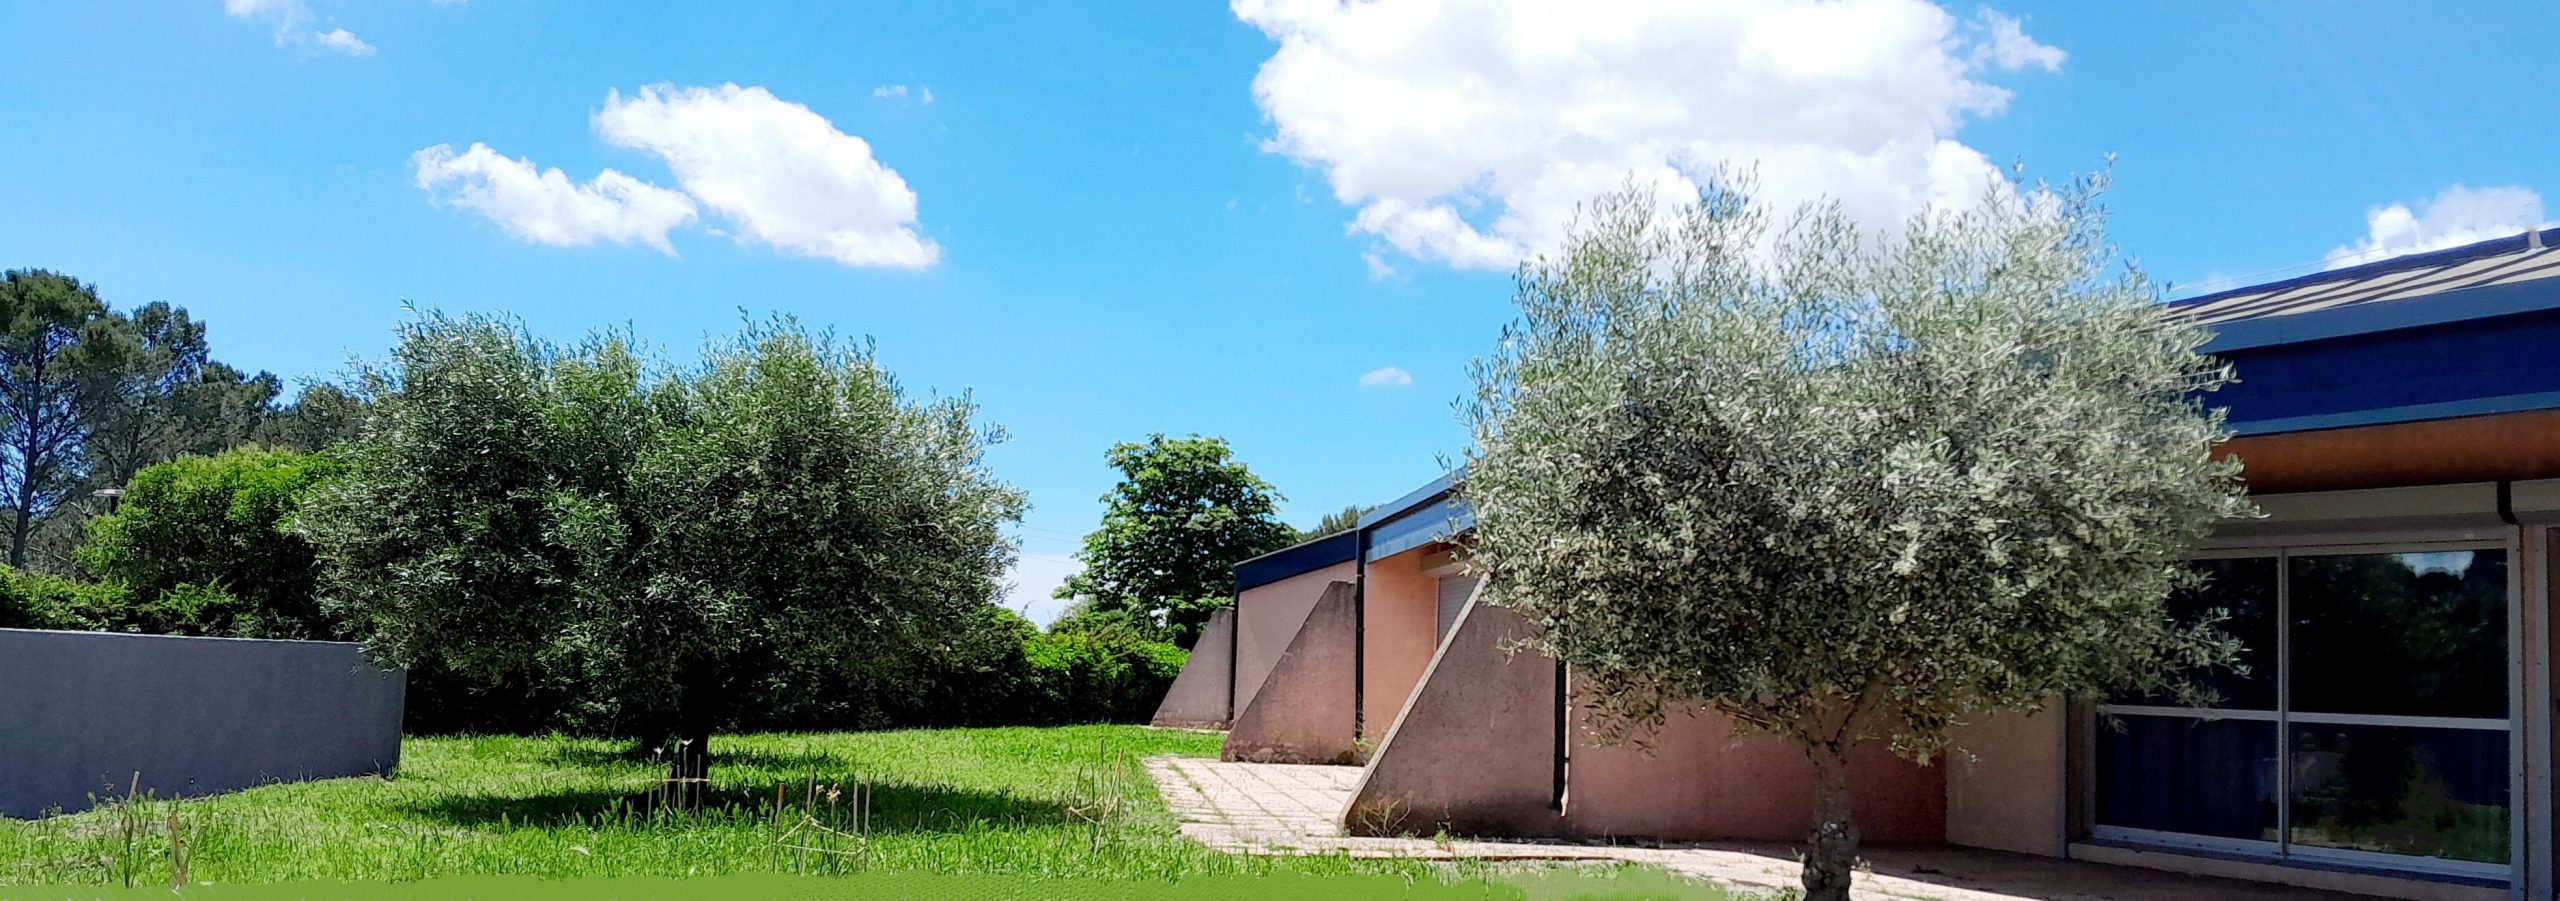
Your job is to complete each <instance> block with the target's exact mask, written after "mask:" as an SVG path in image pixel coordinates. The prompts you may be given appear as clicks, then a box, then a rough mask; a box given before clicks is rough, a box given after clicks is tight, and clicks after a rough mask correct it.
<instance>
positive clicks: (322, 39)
mask: <svg viewBox="0 0 2560 901" xmlns="http://www.w3.org/2000/svg"><path fill="white" fill-rule="evenodd" d="M311 40H312V42H313V43H316V44H319V45H320V46H321V48H322V49H326V50H335V51H338V52H339V53H344V54H346V55H348V56H372V55H373V45H372V44H367V43H365V42H364V39H363V38H359V37H356V36H355V35H354V34H353V33H351V32H349V31H347V30H346V29H344V28H332V29H329V30H327V31H323V32H320V33H319V34H315V35H312V36H311Z"/></svg>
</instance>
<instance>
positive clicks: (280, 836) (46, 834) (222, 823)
mask: <svg viewBox="0 0 2560 901" xmlns="http://www.w3.org/2000/svg"><path fill="white" fill-rule="evenodd" d="M1217 741H1218V738H1217V736H1214V735H1202V734H1196V733H1189V732H1177V731H1158V730H1150V729H1141V728H1133V727H1120V726H1079V727H1066V728H1054V729H1028V728H1016V729H953V730H936V731H908V732H880V733H835V734H801V735H749V736H736V737H727V736H724V737H721V738H719V739H716V740H715V742H714V745H713V748H712V753H713V764H712V772H711V778H710V781H709V783H708V784H707V785H702V786H698V787H690V788H688V789H686V790H687V791H690V792H695V793H698V794H697V797H693V798H685V799H671V798H669V797H668V796H667V792H668V791H669V788H668V787H667V786H666V785H664V784H663V783H664V780H665V776H666V772H667V770H666V767H665V766H664V765H663V764H662V763H658V762H653V761H650V760H648V759H646V758H645V757H640V758H635V757H632V756H631V755H629V754H627V753H625V748H624V747H623V746H622V745H619V744H615V743H611V742H604V741H596V740H589V739H579V738H567V737H543V738H519V737H459V738H413V739H410V740H408V741H407V742H405V743H404V744H403V748H402V754H403V758H402V762H401V767H400V771H399V773H398V774H397V775H396V776H394V777H390V778H372V777H368V778H358V779H335V780H327V781H320V782H305V783H294V784H285V785H271V786H266V787H261V788H256V789H252V790H248V791H243V792H237V793H233V794H228V795H219V796H214V797H209V798H200V799H192V800H183V801H178V800H169V799H159V798H153V797H151V796H149V795H147V794H143V793H138V792H132V791H127V792H125V793H124V795H123V796H120V797H108V798H106V799H105V800H104V803H102V804H101V805H100V806H99V807H98V808H96V809H92V810H89V811H85V812H82V813H79V814H75V815H69V816H57V817H51V818H46V819H41V820H35V821H10V820H0V883H17V884H29V883H41V884H65V883H75V884H76V883H85V884H97V885H127V886H136V885H154V884H163V885H166V884H187V883H217V884H237V883H260V882H277V881H286V880H309V879H332V880H409V879H422V878H429V877H437V876H453V875H529V876H542V877H550V878H584V877H609V876H643V875H646V876H710V875H730V874H752V873H790V874H808V875H812V876H825V875H844V874H854V873H862V872H868V871H902V872H903V871H922V872H934V873H948V874H1000V875H1032V876H1054V877H1077V878H1088V877H1098V878H1112V879H1135V878H1147V879H1178V878H1186V877H1193V876H1207V875H1247V876H1249V875H1263V874H1272V873H1307V874H1336V873H1388V874H1401V875H1404V876H1407V877H1408V878H1433V879H1440V880H1444V881H1445V880H1463V879H1473V878H1477V877H1480V876H1483V875H1485V874H1487V873H1489V872H1491V871H1490V870H1487V869H1486V868H1485V867H1483V866H1480V865H1470V864H1457V865H1452V864H1446V863H1436V864H1435V863H1428V862H1421V861H1373V860H1353V859H1349V858H1346V857H1341V856H1313V857H1251V856H1239V855H1229V854H1224V853H1220V852H1216V851H1212V850H1209V849H1207V848H1205V847H1202V846H1201V845H1199V844H1197V843H1194V842H1191V841H1188V840H1185V839H1183V838H1182V837H1181V836H1180V834H1179V832H1178V831H1177V829H1176V825H1175V822H1174V819H1173V817H1172V816H1171V815H1170V814H1168V813H1167V812H1166V811H1165V809H1164V806H1163V803H1162V801H1161V799H1160V798H1159V797H1158V795H1157V793H1156V790H1155V787H1154V785H1153V784H1152V782H1151V781H1150V780H1149V779H1148V777H1147V774H1146V772H1145V768H1144V766H1143V764H1142V763H1141V760H1142V759H1143V758H1145V757H1149V756H1155V755H1160V754H1175V755H1184V756H1209V755H1214V754H1215V753H1216V751H1217ZM110 792H112V790H110Z"/></svg>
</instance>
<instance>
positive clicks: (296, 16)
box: [222, 0, 374, 56]
mask: <svg viewBox="0 0 2560 901" xmlns="http://www.w3.org/2000/svg"><path fill="white" fill-rule="evenodd" d="M222 11H223V13H224V14H227V15H229V16H230V17H232V18H234V19H246V20H249V21H253V22H265V23H267V24H269V25H272V26H274V27H275V35H276V46H278V47H282V46H285V45H287V44H304V43H307V44H312V45H315V46H318V47H320V48H321V49H323V50H332V51H336V52H338V53H344V54H346V55H348V56H372V55H373V49H374V48H373V45H372V44H367V43H365V42H364V40H363V39H361V38H358V37H356V36H355V33H354V32H351V31H348V30H346V29H344V28H332V29H329V30H327V31H305V30H304V29H303V26H305V25H307V24H309V23H310V22H311V6H310V5H309V4H307V3H305V2H303V0H222Z"/></svg>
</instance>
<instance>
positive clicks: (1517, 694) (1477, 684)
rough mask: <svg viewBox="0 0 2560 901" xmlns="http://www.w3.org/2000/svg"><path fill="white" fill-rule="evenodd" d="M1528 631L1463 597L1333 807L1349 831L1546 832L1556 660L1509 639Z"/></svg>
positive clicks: (1552, 818)
mask: <svg viewBox="0 0 2560 901" xmlns="http://www.w3.org/2000/svg"><path fill="white" fill-rule="evenodd" d="M1533 628H1534V627H1532V626H1530V625H1529V622H1528V621H1527V620H1524V619H1522V618H1520V615H1519V614H1517V613H1513V612H1511V611H1509V610H1505V609H1502V608H1500V607H1493V606H1487V605H1484V604H1480V603H1477V602H1475V601H1474V600H1472V599H1471V600H1469V601H1468V602H1467V603H1466V605H1465V606H1464V607H1463V608H1462V609H1461V610H1460V611H1459V613H1458V619H1457V623H1456V624H1455V626H1453V627H1452V628H1451V629H1450V632H1449V640H1448V641H1447V642H1444V643H1442V644H1441V646H1440V652H1439V654H1438V655H1437V656H1436V657H1434V658H1433V659H1432V661H1431V667H1430V669H1429V670H1428V671H1427V672H1426V673H1425V674H1424V675H1423V677H1422V686H1421V687H1420V688H1417V689H1415V690H1414V693H1413V697H1412V698H1411V699H1410V700H1408V701H1407V702H1406V703H1405V706H1404V709H1403V711H1402V712H1400V713H1399V714H1397V716H1396V721H1395V724H1394V726H1393V727H1391V728H1389V729H1388V730H1387V738H1386V740H1385V741H1383V742H1380V743H1379V744H1378V752H1377V755H1376V756H1375V757H1372V758H1371V759H1370V761H1369V768H1368V770H1367V771H1366V772H1364V773H1362V774H1361V777H1360V787H1359V789H1358V790H1357V791H1355V792H1353V793H1352V796H1351V803H1350V806H1349V808H1348V809H1347V810H1345V812H1344V814H1343V825H1344V827H1345V828H1347V829H1348V830H1349V831H1350V832H1351V833H1352V834H1354V835H1403V834H1407V833H1410V834H1415V835H1430V834H1432V833H1434V832H1437V831H1441V830H1447V831H1448V832H1450V833H1451V834H1455V835H1505V836H1550V835H1561V834H1564V832H1565V824H1564V822H1563V817H1562V816H1561V815H1560V814H1559V813H1557V811H1556V810H1555V808H1554V806H1553V803H1554V801H1555V733H1556V664H1555V661H1554V660H1553V659H1550V658H1547V657H1543V656H1540V655H1538V654H1536V653H1533V652H1525V651H1524V652H1521V653H1519V654H1512V653H1510V652H1508V651H1506V650H1505V648H1506V647H1508V646H1510V645H1511V643H1513V642H1515V641H1517V640H1520V639H1524V638H1527V637H1529V636H1530V634H1532V633H1531V630H1532V629H1533Z"/></svg>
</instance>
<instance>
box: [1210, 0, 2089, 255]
mask: <svg viewBox="0 0 2560 901" xmlns="http://www.w3.org/2000/svg"><path fill="white" fill-rule="evenodd" d="M1602 6H1604V7H1605V9H1595V8H1593V7H1590V6H1588V5H1574V4H1506V3H1499V2H1495V0H1425V2H1409V3H1394V4H1387V3H1340V2H1334V0H1234V3H1233V7H1232V8H1233V11H1234V12H1235V14H1236V15H1237V16H1238V17H1239V18H1241V19H1243V20H1244V21H1245V22H1246V23H1248V24H1251V25H1253V26H1254V27H1256V28H1258V29H1260V30H1261V31H1262V32H1263V33H1264V34H1265V35H1266V36H1268V37H1269V38H1271V39H1272V40H1273V41H1275V42H1277V44H1278V48H1277V50H1275V51H1274V52H1273V54H1272V55H1271V57H1270V58H1269V59H1268V60H1266V61H1265V62H1264V64H1263V66H1262V68H1261V71H1260V72H1259V74H1257V76H1256V77H1255V79H1254V83H1253V94H1254V99H1255V101H1256V102H1257V103H1258V104H1259V105H1260V107H1261V109H1262V111H1263V114H1264V116H1265V117H1266V119H1267V120H1268V121H1269V122H1270V124H1271V126H1272V128H1273V130H1274V131H1273V134H1272V135H1271V136H1270V137H1269V138H1268V140H1267V141H1266V143H1265V145H1264V146H1265V148H1266V149H1268V150H1270V151H1271V152H1274V153H1279V154H1283V155H1285V156H1287V157H1289V158H1290V159H1292V160H1295V161H1297V162H1298V163H1300V164H1301V165H1303V166H1306V167H1307V168H1309V169H1312V170H1315V171H1318V172H1320V173H1322V174H1323V176H1324V177H1325V179H1326V181H1327V182H1328V184H1329V185H1330V187H1331V188H1332V191H1333V194H1334V197H1335V199H1336V200H1338V201H1340V202H1342V203H1344V204H1346V205H1348V206H1351V207H1353V208H1354V209H1355V210H1356V212H1355V213H1354V214H1353V216H1352V220H1351V223H1350V225H1349V229H1350V231H1351V232H1352V233H1353V234H1354V235H1357V236H1361V237H1363V238H1365V239H1367V240H1368V241H1369V242H1370V243H1371V245H1372V246H1371V247H1370V248H1369V251H1370V252H1375V251H1377V250H1380V249H1387V250H1391V251H1392V252H1394V253H1396V254H1399V255H1402V256H1404V257H1407V258H1410V259H1415V260H1421V261H1428V262H1435V263H1440V264H1445V265H1448V266H1452V267H1456V268H1462V269H1505V268H1509V267H1511V266H1512V265H1515V264H1516V263H1518V262H1519V261H1520V260H1521V259H1523V258H1524V257H1526V256H1528V255H1530V254H1533V253H1535V252H1537V251H1539V250H1541V249H1545V248H1548V247H1552V246H1553V244H1554V241H1555V239H1556V238H1557V237H1558V236H1559V235H1560V233H1561V229H1562V226H1563V224H1564V222H1565V220H1566V219H1567V218H1568V216H1569V215H1570V214H1571V213H1572V211H1573V209H1574V207H1575V205H1576V204H1578V203H1580V202H1582V201H1583V200H1585V199H1587V198H1589V197H1592V196H1594V195H1596V194H1599V193H1600V192H1602V191H1605V190H1608V189H1611V188H1615V187H1618V186H1620V185H1621V184H1624V183H1626V182H1628V181H1629V180H1630V179H1632V180H1634V181H1635V182H1637V183H1639V184H1645V185H1650V186H1652V187H1654V188H1656V189H1657V190H1659V191H1660V192H1661V193H1663V194H1664V195H1665V196H1679V195H1684V194H1685V195H1688V196H1694V195H1695V193H1696V192H1697V190H1698V189H1699V187H1700V186H1701V183H1702V182H1703V181H1705V180H1707V179H1710V178H1712V177H1713V174H1714V173H1715V172H1716V171H1717V168H1718V167H1719V165H1727V164H1729V165H1734V166H1740V167H1745V168H1752V167H1754V164H1756V178H1757V181H1758V185H1759V189H1760V194H1761V195H1762V196H1763V197H1765V198H1767V199H1770V200H1772V201H1775V202H1777V203H1779V204H1780V205H1781V206H1787V205H1792V204H1794V203H1796V202H1800V201H1804V200H1809V199H1812V198H1815V197H1820V196H1830V197H1835V198H1837V199H1839V200H1840V201H1841V203H1842V204H1843V205H1844V206H1845V207H1846V208H1847V209H1848V210H1849V212H1850V213H1851V214H1852V215H1854V216H1856V217H1858V218H1859V219H1860V220H1862V221H1866V222H1870V223H1876V224H1889V223H1894V222H1899V221H1900V220H1901V219H1903V218H1904V217H1906V216H1908V215H1909V214H1911V213H1913V212H1916V211H1917V210H1919V209H1920V208H1921V207H1923V206H1924V205H1931V204H1935V205H1942V206H1958V207H1961V206H1967V205H1970V204H1972V203H1975V202H1978V201H1979V200H1980V199H1981V198H1982V197H1983V196H1985V193H1986V192H1987V191H1991V190H1996V188H1995V187H1994V186H1995V185H1998V184H2000V183H2001V181H2000V177H2001V173H2000V170H1999V168H1998V167H1996V166H1994V165H1993V164H1992V163H1991V161H1990V160H1989V159H1987V158H1985V156H1984V155H1983V154H1982V153H1981V152H1980V151H1978V150H1975V149H1974V148H1972V147H1970V146H1967V145H1965V144H1964V143H1962V142H1961V141H1959V140H1957V139H1956V132H1957V130H1958V129H1959V127H1960V126H1961V125H1962V124H1963V123H1965V122H1966V121H1968V120H1970V119H1974V118H1979V117H1985V116H1994V115H1998V114H1999V113H2001V112H2002V111H2003V110H2004V109H2005V108H2006V106H2007V104H2008V102H2009V99H2010V93H2009V91H2008V90H2007V89H2005V88H2003V87H2000V86H1998V85H1994V84H1991V83H1989V82H1987V81H1985V80H1984V76H1985V75H1986V74H1987V73H1991V72H2004V71H2013V70H2021V69H2036V70H2044V71H2053V70H2057V69H2059V68H2060V67H2061V65H2062V63H2063V60H2064V54H2063V52H2062V51H2061V50H2058V49H2056V48H2053V47H2050V46H2046V45H2044V44H2041V43H2038V42H2036V41H2035V39H2033V38H2032V37H2030V36H2028V34H2027V33H2026V31H2025V29H2024V28H2023V26H2021V24H2020V23H2019V22H2018V20H2016V19H2012V18H2009V17H2006V16H2002V15H1999V14H1997V13H1994V12H1990V11H1988V10H1985V11H1982V12H1981V13H1979V14H1978V15H1977V16H1976V17H1975V18H1974V19H1973V20H1971V21H1969V22H1968V21H1965V20H1960V19H1958V18H1957V17H1956V16H1954V15H1951V14H1949V13H1948V12H1947V11H1946V10H1944V9H1942V8H1940V7H1938V6H1936V5H1933V4H1931V3H1928V2H1924V0H1848V2H1840V3H1812V2H1799V0H1740V2H1731V3H1696V2H1689V0H1620V2H1609V3H1604V4H1602Z"/></svg>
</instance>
